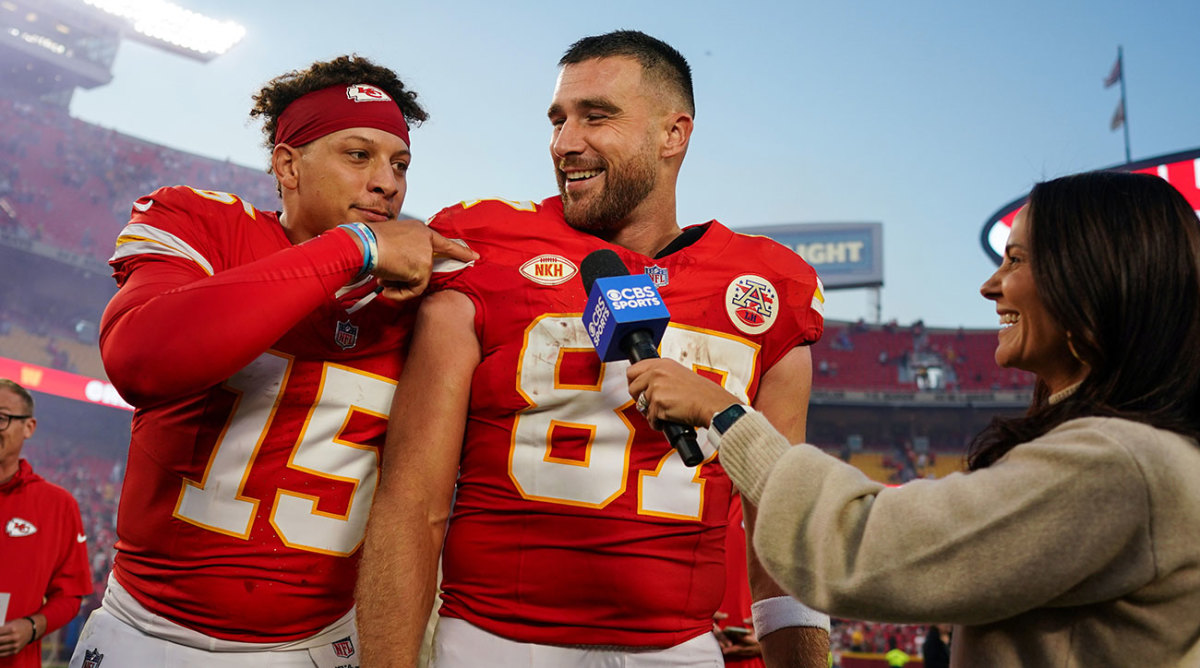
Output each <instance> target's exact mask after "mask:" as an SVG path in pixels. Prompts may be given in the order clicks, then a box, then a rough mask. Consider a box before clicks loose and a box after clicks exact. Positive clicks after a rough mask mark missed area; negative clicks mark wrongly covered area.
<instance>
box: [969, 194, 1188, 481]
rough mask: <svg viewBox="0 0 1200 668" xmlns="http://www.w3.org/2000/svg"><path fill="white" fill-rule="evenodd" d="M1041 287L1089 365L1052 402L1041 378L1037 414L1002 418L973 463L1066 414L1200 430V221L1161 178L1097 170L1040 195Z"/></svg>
mask: <svg viewBox="0 0 1200 668" xmlns="http://www.w3.org/2000/svg"><path fill="white" fill-rule="evenodd" d="M1026 215H1027V217H1028V218H1027V220H1028V225H1029V258H1030V266H1031V269H1032V271H1033V277H1034V282H1035V284H1036V286H1037V291H1038V295H1039V297H1040V298H1041V300H1042V303H1043V304H1044V305H1045V307H1046V309H1047V311H1048V312H1049V313H1050V315H1051V316H1052V317H1054V319H1055V320H1056V321H1057V322H1058V324H1059V326H1061V327H1062V328H1063V330H1065V331H1066V332H1067V333H1068V335H1069V336H1070V342H1071V345H1072V347H1073V348H1074V351H1075V354H1076V355H1078V357H1079V358H1080V359H1081V360H1082V361H1083V362H1084V363H1085V364H1087V366H1088V372H1087V376H1086V377H1085V378H1084V380H1083V382H1082V383H1081V384H1080V385H1079V388H1078V389H1077V390H1076V391H1075V392H1074V393H1073V394H1071V395H1070V396H1069V397H1067V398H1066V399H1063V400H1062V401H1059V402H1057V403H1054V404H1051V403H1049V401H1048V399H1049V390H1048V388H1047V387H1046V385H1045V383H1043V382H1042V381H1041V380H1038V382H1037V386H1036V387H1035V389H1034V395H1033V401H1032V403H1031V404H1030V407H1029V410H1028V412H1027V413H1026V414H1025V415H1024V416H1021V417H1017V418H1007V419H1005V418H996V419H994V420H992V423H991V424H990V425H988V427H987V428H986V429H984V430H983V431H982V432H981V433H980V434H979V435H978V436H976V437H975V440H974V441H973V442H972V443H971V447H970V449H969V452H968V455H967V467H968V468H969V469H970V470H976V469H981V468H985V467H987V466H990V465H991V464H993V463H995V462H996V461H997V460H999V459H1000V458H1001V457H1002V456H1004V454H1005V453H1007V452H1008V451H1009V450H1011V449H1012V448H1013V447H1015V446H1017V445H1019V444H1021V443H1024V442H1027V441H1030V440H1033V439H1035V438H1037V437H1038V436H1041V435H1042V434H1045V433H1046V432H1048V431H1050V430H1051V429H1053V428H1054V427H1056V426H1058V425H1060V424H1062V423H1063V422H1065V421H1067V420H1071V419H1074V418H1079V417H1084V416H1109V417H1120V418H1125V419H1128V420H1134V421H1137V422H1142V423H1145V424H1149V425H1152V426H1154V427H1158V428H1160V429H1167V430H1170V431H1174V432H1177V433H1180V434H1183V435H1185V436H1189V437H1192V438H1200V221H1198V220H1197V217H1196V212H1195V211H1194V210H1193V209H1192V207H1191V205H1190V204H1188V202H1187V200H1186V199H1184V197H1183V195H1181V194H1179V191H1178V190H1176V189H1175V188H1174V187H1172V186H1171V184H1169V183H1167V182H1166V181H1164V180H1163V179H1161V178H1159V177H1157V176H1151V175H1148V174H1134V173H1129V172H1088V173H1084V174H1076V175H1073V176H1066V177H1063V178H1059V179H1054V180H1053V181H1047V182H1045V183H1039V184H1038V185H1037V186H1035V187H1034V188H1033V191H1032V192H1031V193H1030V194H1029V210H1028V212H1027V214H1026Z"/></svg>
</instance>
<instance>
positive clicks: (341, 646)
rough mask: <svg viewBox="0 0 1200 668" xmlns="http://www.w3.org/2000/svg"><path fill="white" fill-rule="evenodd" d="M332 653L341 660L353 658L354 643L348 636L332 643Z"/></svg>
mask: <svg viewBox="0 0 1200 668" xmlns="http://www.w3.org/2000/svg"><path fill="white" fill-rule="evenodd" d="M333 653H334V654H337V655H338V656H339V657H341V658H343V659H345V658H348V657H351V656H354V643H353V642H352V641H351V640H350V638H349V636H347V637H345V638H342V639H341V640H335V641H334V643H333Z"/></svg>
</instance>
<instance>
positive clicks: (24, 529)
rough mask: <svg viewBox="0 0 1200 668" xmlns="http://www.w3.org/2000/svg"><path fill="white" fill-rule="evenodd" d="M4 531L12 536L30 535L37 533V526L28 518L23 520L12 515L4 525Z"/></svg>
mask: <svg viewBox="0 0 1200 668" xmlns="http://www.w3.org/2000/svg"><path fill="white" fill-rule="evenodd" d="M4 533H6V534H8V535H9V536H11V537H13V538H21V537H22V536H32V535H33V534H35V533H37V527H35V526H34V525H33V522H30V521H29V520H23V519H21V518H20V517H14V518H12V519H11V520H9V521H8V524H5V525H4Z"/></svg>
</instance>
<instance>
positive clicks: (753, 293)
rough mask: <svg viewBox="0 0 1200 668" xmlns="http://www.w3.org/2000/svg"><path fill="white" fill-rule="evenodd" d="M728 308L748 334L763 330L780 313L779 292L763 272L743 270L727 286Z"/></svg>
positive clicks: (726, 305)
mask: <svg viewBox="0 0 1200 668" xmlns="http://www.w3.org/2000/svg"><path fill="white" fill-rule="evenodd" d="M725 312H726V313H728V314H729V319H730V320H732V321H733V325H734V326H735V327H737V328H738V329H740V330H741V331H743V332H745V333H746V334H762V333H763V332H765V331H767V330H768V329H771V325H773V324H775V318H776V316H778V315H779V293H778V292H777V291H776V290H775V286H774V285H772V284H771V281H768V280H767V279H765V278H763V277H762V276H758V275H755V274H743V275H741V276H738V277H737V278H735V279H733V282H731V283H730V284H729V287H728V288H726V289H725Z"/></svg>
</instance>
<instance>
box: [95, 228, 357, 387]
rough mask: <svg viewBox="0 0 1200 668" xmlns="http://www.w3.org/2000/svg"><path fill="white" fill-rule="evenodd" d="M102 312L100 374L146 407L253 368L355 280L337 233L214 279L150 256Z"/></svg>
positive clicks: (348, 251) (347, 248)
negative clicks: (248, 366) (256, 360)
mask: <svg viewBox="0 0 1200 668" xmlns="http://www.w3.org/2000/svg"><path fill="white" fill-rule="evenodd" d="M134 262H136V264H131V265H130V269H129V270H128V276H127V278H126V279H125V281H124V283H123V284H122V286H121V288H120V290H118V292H117V294H116V296H114V297H113V299H112V301H110V302H109V304H108V307H107V308H106V309H105V312H104V317H103V320H102V321H101V331H100V353H101V357H102V359H103V361H104V368H105V371H107V373H108V375H109V378H110V380H111V381H112V383H113V385H114V386H115V387H116V388H117V390H118V391H119V392H120V393H121V396H122V397H124V398H125V400H126V401H128V402H130V403H131V404H133V405H134V406H144V405H146V404H148V403H153V402H156V401H160V400H163V399H168V398H173V397H177V396H180V395H183V394H187V393H189V392H195V391H198V390H201V389H204V388H206V387H209V386H211V385H213V384H215V383H218V382H220V381H221V380H223V379H225V378H228V377H229V376H231V375H232V374H234V373H235V372H236V371H237V370H238V369H241V368H242V367H244V366H245V365H246V364H249V363H250V361H251V360H253V359H254V357H255V356H257V355H259V354H261V353H262V352H263V351H264V350H266V349H267V348H268V347H270V346H271V345H272V344H273V343H274V342H275V341H277V340H278V339H279V338H280V337H282V336H283V335H284V334H285V333H286V332H287V331H288V330H289V329H291V328H292V327H294V326H295V325H296V324H297V323H298V322H300V320H301V319H302V318H304V317H305V316H306V315H307V314H309V313H311V312H312V311H313V310H315V309H316V308H317V307H318V306H320V305H321V304H322V303H323V302H324V301H325V300H327V299H328V298H329V297H330V296H331V295H332V294H333V293H334V292H335V291H336V290H337V289H338V288H340V287H341V286H342V285H344V284H345V283H346V282H347V281H349V280H350V279H351V278H353V276H354V275H355V273H356V272H357V271H358V270H359V268H360V266H361V262H362V254H361V251H360V250H359V249H358V246H357V245H356V244H355V243H354V240H353V239H352V238H351V237H350V235H349V234H347V233H346V232H345V231H342V230H332V231H329V232H326V233H325V234H322V235H321V236H319V237H316V238H314V239H311V240H309V241H307V242H305V243H302V244H299V245H297V246H293V247H291V248H286V249H283V250H280V251H277V252H275V253H273V254H271V255H269V256H267V257H264V258H261V259H259V260H257V261H254V262H250V263H248V264H245V265H242V266H238V267H233V268H230V269H228V270H226V271H221V272H218V273H216V274H213V275H207V274H205V273H203V272H201V271H200V270H199V269H198V268H197V267H196V266H195V264H193V263H191V262H187V261H185V260H180V259H177V258H173V257H166V256H146V257H145V258H139V259H137V260H135V261H134Z"/></svg>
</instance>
